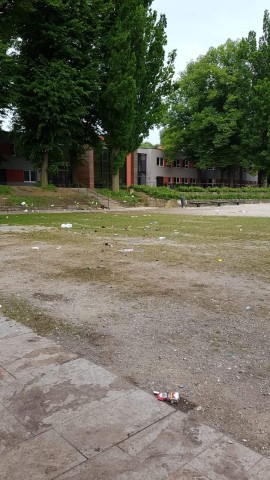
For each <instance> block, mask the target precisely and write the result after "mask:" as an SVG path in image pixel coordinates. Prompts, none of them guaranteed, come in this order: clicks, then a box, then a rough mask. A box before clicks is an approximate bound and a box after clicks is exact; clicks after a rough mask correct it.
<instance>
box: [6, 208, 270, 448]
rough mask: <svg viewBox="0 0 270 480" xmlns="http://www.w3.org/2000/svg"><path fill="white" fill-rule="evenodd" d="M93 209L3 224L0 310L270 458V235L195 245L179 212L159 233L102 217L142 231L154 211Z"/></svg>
mask: <svg viewBox="0 0 270 480" xmlns="http://www.w3.org/2000/svg"><path fill="white" fill-rule="evenodd" d="M238 210H239V207H238ZM199 213H200V212H198V211H197V212H196V215H197V216H198V215H199ZM185 214H186V212H185ZM100 215H104V219H105V217H106V222H107V223H105V220H104V227H105V228H102V226H103V225H100V227H99V228H96V229H95V230H96V231H95V230H93V229H92V230H91V229H90V230H83V229H82V230H81V231H78V230H77V231H74V229H71V230H69V231H68V230H65V231H64V230H61V229H59V228H53V229H44V230H40V231H39V230H38V229H36V228H35V227H24V228H22V227H16V226H14V227H11V226H7V227H5V226H2V227H1V226H0V233H1V234H0V260H1V284H0V302H1V304H2V309H3V312H4V313H5V314H7V315H10V316H12V315H13V316H15V317H16V316H17V319H18V320H20V319H23V321H24V322H26V323H27V321H28V320H29V323H30V324H31V322H32V321H34V320H33V319H35V321H36V322H39V321H40V324H41V325H44V333H45V334H50V333H51V334H52V335H53V336H54V337H56V338H57V340H58V341H59V342H62V343H64V344H65V345H68V346H69V347H70V348H71V349H75V350H77V351H80V352H81V353H82V354H83V355H86V356H87V357H88V358H90V359H91V360H93V361H94V362H96V363H99V364H101V365H103V366H105V367H106V368H108V369H111V370H113V371H114V372H116V373H118V374H119V375H121V376H123V377H124V378H126V379H128V380H129V381H131V382H133V383H134V384H136V385H138V386H140V387H142V388H144V389H146V390H148V391H149V390H150V391H151V390H153V389H158V390H159V389H161V390H164V389H165V391H166V390H168V389H169V390H174V389H177V390H179V391H180V392H181V395H182V397H183V398H185V399H186V400H187V401H188V402H190V403H186V404H185V403H184V402H183V403H182V404H181V405H180V408H185V407H186V409H188V408H192V407H194V406H195V408H194V409H193V410H190V414H191V415H195V416H198V417H199V418H200V419H201V421H203V422H205V423H207V424H209V425H211V426H216V427H217V428H218V429H220V430H222V431H224V432H226V433H227V434H229V435H232V436H234V437H235V438H236V439H238V440H240V441H242V442H244V443H245V444H246V445H249V446H250V447H251V448H255V449H256V450H258V451H260V452H262V453H263V454H265V455H270V384H269V377H270V357H269V333H270V316H269V311H270V309H269V293H270V289H269V247H270V237H269V236H268V237H267V238H264V237H262V238H259V239H257V240H256V241H255V240H252V236H251V237H250V239H248V237H247V239H246V240H245V241H243V242H242V241H241V242H240V243H238V242H237V240H232V239H230V238H226V237H224V238H217V240H215V239H213V238H212V239H209V241H208V240H207V239H206V240H205V242H202V241H201V242H198V241H196V238H195V237H194V236H193V235H192V233H190V230H189V229H188V228H187V226H188V225H191V224H192V225H193V224H194V222H196V220H197V218H196V217H186V215H185V217H181V222H182V221H183V218H185V222H186V223H181V225H180V223H179V225H178V224H177V219H176V217H173V218H174V219H175V220H174V223H173V224H172V230H171V234H170V235H167V234H166V238H163V239H160V238H159V236H160V235H162V233H163V232H162V229H159V228H156V233H153V235H152V236H147V235H145V236H144V235H139V234H138V235H135V236H130V237H128V236H126V235H125V231H124V230H125V229H123V233H122V234H121V233H119V230H117V231H118V234H115V233H113V232H114V230H113V229H112V228H109V226H111V224H110V223H108V217H109V216H110V217H111V218H113V216H115V215H118V216H121V215H125V217H126V225H127V226H126V228H129V225H130V224H131V222H132V218H133V219H134V217H135V216H139V217H140V215H141V216H144V221H145V222H146V220H147V222H148V225H146V224H144V229H143V230H144V231H145V232H146V233H147V232H148V231H149V229H150V230H151V228H152V229H153V228H155V227H158V225H159V216H158V215H155V214H154V213H151V211H150V212H149V213H144V214H143V213H130V214H123V213H117V214H116V213H115V214H113V213H112V214H106V215H105V214H104V213H101V214H100ZM163 216H164V215H162V217H163ZM179 218H180V217H179ZM100 221H101V222H102V220H100ZM204 221H205V222H207V218H206V217H205V218H204ZM224 221H226V220H224ZM179 222H180V220H179ZM192 222H193V223H192ZM237 222H238V224H233V226H231V228H237V229H238V230H239V232H240V231H242V230H243V229H245V228H246V227H245V225H244V223H243V222H244V220H243V219H239V220H237ZM185 225H186V228H187V229H186V230H185V228H184V226H185ZM93 228H94V227H93ZM147 228H148V230H147ZM192 228H194V229H195V228H196V225H195V226H194V225H193V227H192ZM197 228H198V227H197ZM269 230H270V220H269ZM183 231H185V232H186V233H185V234H183ZM194 231H195V230H194ZM167 232H168V230H167ZM183 235H184V236H183ZM239 235H241V234H240V233H239ZM215 241H216V243H215ZM33 247H35V248H33ZM126 248H128V249H133V251H132V252H123V251H120V250H122V249H126ZM240 257H241V262H240V260H239V259H240ZM256 257H257V258H260V259H262V264H265V268H263V267H262V268H259V266H256V265H257V264H256ZM249 261H250V262H251V263H250V267H249ZM260 266H261V264H260ZM257 267H258V268H257ZM27 319H28V320H27ZM47 321H48V325H47V327H46V322H47ZM52 321H55V324H54V326H53V328H51V327H50V326H51V323H50V322H52ZM63 321H64V322H67V323H68V325H70V329H69V328H64V327H63V323H62V322H63ZM78 327H79V328H78ZM50 328H51V330H52V332H50ZM40 331H41V333H42V328H41V330H40ZM180 386H181V387H180ZM197 407H199V408H197ZM200 407H201V408H200Z"/></svg>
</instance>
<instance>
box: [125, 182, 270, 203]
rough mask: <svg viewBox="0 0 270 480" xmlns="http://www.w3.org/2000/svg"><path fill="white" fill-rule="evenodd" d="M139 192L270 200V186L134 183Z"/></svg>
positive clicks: (155, 195)
mask: <svg viewBox="0 0 270 480" xmlns="http://www.w3.org/2000/svg"><path fill="white" fill-rule="evenodd" d="M132 188H133V189H134V190H135V191H137V192H143V193H145V194H146V195H149V196H150V197H152V198H159V199H162V200H174V199H175V200H180V198H181V197H183V196H184V197H185V198H186V199H187V200H241V199H242V200H270V188H260V187H242V188H230V187H207V188H202V187H197V186H189V187H188V186H182V185H179V186H178V185H177V186H176V187H175V188H174V189H173V190H171V189H170V188H169V187H150V186H148V185H134V186H133V187H132Z"/></svg>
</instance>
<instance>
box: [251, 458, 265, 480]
mask: <svg viewBox="0 0 270 480" xmlns="http://www.w3.org/2000/svg"><path fill="white" fill-rule="evenodd" d="M249 473H250V480H270V459H269V458H262V459H261V460H260V461H259V462H258V463H256V465H254V467H252V469H251V470H250V472H249Z"/></svg>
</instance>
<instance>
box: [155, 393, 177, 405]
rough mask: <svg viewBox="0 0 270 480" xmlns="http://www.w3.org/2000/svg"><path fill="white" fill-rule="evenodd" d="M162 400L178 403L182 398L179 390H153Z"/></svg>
mask: <svg viewBox="0 0 270 480" xmlns="http://www.w3.org/2000/svg"><path fill="white" fill-rule="evenodd" d="M153 393H154V395H156V396H157V399H158V400H160V401H161V402H170V403H178V402H179V399H180V395H179V392H157V391H154V392H153Z"/></svg>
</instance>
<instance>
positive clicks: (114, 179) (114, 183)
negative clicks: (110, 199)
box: [112, 169, 119, 192]
mask: <svg viewBox="0 0 270 480" xmlns="http://www.w3.org/2000/svg"><path fill="white" fill-rule="evenodd" d="M112 191H113V192H119V169H118V170H117V172H116V173H113V174H112Z"/></svg>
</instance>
